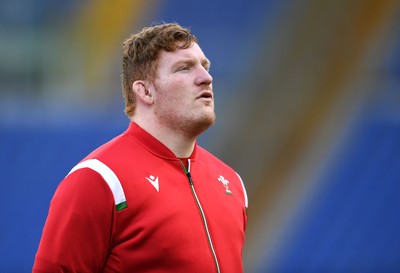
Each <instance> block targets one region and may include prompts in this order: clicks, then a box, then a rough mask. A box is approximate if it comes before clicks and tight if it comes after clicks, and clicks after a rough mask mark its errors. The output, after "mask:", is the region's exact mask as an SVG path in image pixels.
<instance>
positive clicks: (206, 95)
mask: <svg viewBox="0 0 400 273" xmlns="http://www.w3.org/2000/svg"><path fill="white" fill-rule="evenodd" d="M212 98H213V93H212V92H211V91H203V92H201V93H200V95H199V96H198V97H197V98H196V99H212Z"/></svg>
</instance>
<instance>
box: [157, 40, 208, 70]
mask: <svg viewBox="0 0 400 273" xmlns="http://www.w3.org/2000/svg"><path fill="white" fill-rule="evenodd" d="M184 60H196V61H199V62H200V63H204V62H207V63H209V60H208V59H207V57H206V56H205V54H204V52H203V51H202V50H201V48H200V47H199V45H198V44H197V43H194V44H193V45H192V46H190V47H188V48H177V49H176V50H174V51H165V50H161V51H160V55H159V58H158V62H159V64H160V65H169V66H172V65H173V64H174V63H176V62H179V61H184Z"/></svg>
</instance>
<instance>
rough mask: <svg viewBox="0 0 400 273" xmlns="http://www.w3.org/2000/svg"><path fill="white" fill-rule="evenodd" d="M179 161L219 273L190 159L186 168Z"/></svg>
mask: <svg viewBox="0 0 400 273" xmlns="http://www.w3.org/2000/svg"><path fill="white" fill-rule="evenodd" d="M179 162H180V163H181V166H182V169H183V171H184V172H185V175H186V177H187V179H188V181H189V185H190V189H191V191H192V194H193V197H194V199H195V202H196V205H197V208H198V209H199V211H200V214H201V220H202V222H203V226H204V230H205V232H206V235H207V241H208V245H209V247H210V250H211V254H212V257H213V260H214V263H215V269H216V271H217V273H221V270H220V268H219V263H218V258H217V254H216V253H215V249H214V245H213V242H212V240H211V235H210V230H209V228H208V224H207V220H206V215H205V213H204V211H203V207H202V206H201V203H200V200H199V198H198V196H197V193H196V189H195V188H194V184H193V179H192V175H191V174H190V159H188V168H187V169H186V167H185V165H184V164H183V163H182V161H181V160H179Z"/></svg>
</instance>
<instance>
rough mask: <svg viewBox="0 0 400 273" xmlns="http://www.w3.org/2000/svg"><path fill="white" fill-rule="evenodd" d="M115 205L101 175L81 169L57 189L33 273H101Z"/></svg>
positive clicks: (112, 230) (110, 238)
mask: <svg viewBox="0 0 400 273" xmlns="http://www.w3.org/2000/svg"><path fill="white" fill-rule="evenodd" d="M114 219H115V203H114V198H113V195H112V192H111V190H110V188H109V187H108V185H107V184H106V182H105V181H104V180H103V178H102V177H101V175H99V174H98V173H96V172H95V171H93V170H90V169H87V168H85V169H81V170H78V171H75V172H74V173H72V174H70V175H68V176H67V177H66V178H65V179H64V180H63V181H62V182H61V183H60V185H59V187H58V188H57V190H56V192H55V194H54V196H53V199H52V201H51V203H50V208H49V214H48V217H47V220H46V224H45V226H44V229H43V234H42V238H41V241H40V244H39V248H38V251H37V253H36V257H35V262H34V266H33V272H34V273H39V272H52V273H53V272H101V271H102V268H103V267H104V265H105V262H106V259H107V256H108V253H109V251H110V249H111V244H112V238H113V233H114V226H115V224H114Z"/></svg>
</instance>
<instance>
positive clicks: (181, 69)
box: [176, 65, 190, 72]
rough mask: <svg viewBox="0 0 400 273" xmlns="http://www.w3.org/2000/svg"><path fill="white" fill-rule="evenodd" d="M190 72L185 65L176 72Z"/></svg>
mask: <svg viewBox="0 0 400 273" xmlns="http://www.w3.org/2000/svg"><path fill="white" fill-rule="evenodd" d="M189 70H190V67H189V66H188V65H183V66H180V67H179V68H178V69H177V70H176V71H177V72H179V71H189Z"/></svg>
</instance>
